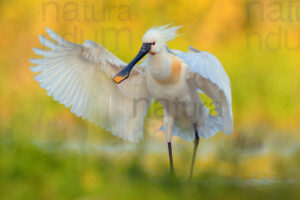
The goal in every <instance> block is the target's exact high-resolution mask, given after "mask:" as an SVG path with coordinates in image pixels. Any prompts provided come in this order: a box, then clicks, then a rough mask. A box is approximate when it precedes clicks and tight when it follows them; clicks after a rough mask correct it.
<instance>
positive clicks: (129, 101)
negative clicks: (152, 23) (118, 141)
mask: <svg viewBox="0 0 300 200" xmlns="http://www.w3.org/2000/svg"><path fill="white" fill-rule="evenodd" d="M47 32H48V34H49V36H50V37H51V38H52V39H53V40H54V41H55V42H52V41H50V40H48V39H46V38H45V37H43V36H40V42H41V43H42V44H43V45H44V46H46V47H48V48H50V50H42V49H33V50H34V52H35V53H36V54H37V55H41V56H44V58H38V59H31V62H32V63H34V64H37V65H35V66H33V67H31V70H32V71H33V72H39V74H38V75H36V76H35V80H37V81H38V82H40V85H41V87H42V88H44V89H46V90H47V94H48V95H49V96H53V98H54V100H56V101H59V102H60V103H61V104H64V105H65V106H66V107H71V112H73V113H74V114H75V115H76V116H78V117H79V116H80V117H82V118H83V119H88V120H89V121H91V122H93V123H95V124H96V125H97V126H100V127H101V128H104V129H106V130H107V131H110V132H111V133H112V134H114V135H116V136H118V137H121V138H123V139H125V140H129V141H132V142H138V141H139V140H140V139H142V138H143V135H142V133H143V121H144V117H145V114H146V112H147V110H148V106H149V103H150V97H149V94H148V92H147V89H146V87H145V79H144V74H143V71H142V69H139V70H134V71H133V72H132V74H133V75H132V76H131V78H129V79H127V80H126V81H124V82H123V83H122V84H120V85H117V84H115V83H114V82H113V81H112V77H113V76H114V75H115V74H116V73H117V72H118V71H119V70H121V69H122V67H124V66H125V65H126V63H124V62H123V61H121V60H120V59H118V58H117V57H116V56H114V55H113V54H112V53H110V52H109V51H108V50H106V49H105V48H104V47H103V46H101V45H98V44H97V43H95V42H92V41H86V43H84V44H82V45H80V44H74V43H71V42H68V41H66V40H64V39H63V38H62V37H60V36H58V35H57V34H56V33H54V32H53V31H52V30H50V29H48V28H47ZM131 79H133V80H134V81H133V80H131ZM137 98H139V99H140V98H144V99H146V100H149V101H144V102H143V103H141V102H139V104H138V105H135V102H136V99H137Z"/></svg>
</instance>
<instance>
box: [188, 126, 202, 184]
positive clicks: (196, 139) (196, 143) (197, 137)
mask: <svg viewBox="0 0 300 200" xmlns="http://www.w3.org/2000/svg"><path fill="white" fill-rule="evenodd" d="M194 130H195V140H194V152H193V158H192V165H191V168H190V176H189V179H190V180H192V176H193V171H194V164H195V158H196V153H197V148H198V144H199V139H200V138H199V134H198V130H197V125H196V124H194Z"/></svg>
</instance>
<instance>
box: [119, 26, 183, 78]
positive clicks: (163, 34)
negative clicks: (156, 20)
mask: <svg viewBox="0 0 300 200" xmlns="http://www.w3.org/2000/svg"><path fill="white" fill-rule="evenodd" d="M179 28H181V26H170V25H165V26H159V27H153V28H150V29H149V30H148V31H147V32H146V33H145V34H144V36H143V45H142V47H141V49H140V51H139V53H138V54H137V56H136V57H135V58H134V59H133V60H132V61H131V62H130V63H129V64H128V65H127V66H126V67H125V68H124V69H122V70H121V71H120V72H119V73H118V74H117V75H115V76H114V78H113V80H114V81H115V82H116V83H121V82H122V81H124V80H125V79H127V78H128V77H129V74H130V71H131V69H132V68H133V67H134V66H135V64H136V63H137V62H138V61H139V60H141V59H142V58H143V57H144V56H145V55H147V54H148V53H150V54H151V55H156V54H159V53H160V52H161V51H162V50H164V49H165V48H166V44H167V42H168V41H170V40H173V39H174V38H176V37H177V30H178V29H179Z"/></svg>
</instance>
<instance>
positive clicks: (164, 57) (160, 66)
mask: <svg viewBox="0 0 300 200" xmlns="http://www.w3.org/2000/svg"><path fill="white" fill-rule="evenodd" d="M147 62H148V69H149V72H150V73H151V75H152V76H153V78H155V79H156V80H159V81H163V80H166V79H168V77H169V76H170V73H171V64H172V58H171V55H170V53H169V52H168V51H167V50H166V49H163V50H162V51H160V52H159V53H157V54H155V55H149V56H148V57H147Z"/></svg>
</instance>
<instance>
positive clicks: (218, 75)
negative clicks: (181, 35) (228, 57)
mask: <svg viewBox="0 0 300 200" xmlns="http://www.w3.org/2000/svg"><path fill="white" fill-rule="evenodd" d="M176 55H177V56H178V57H179V58H181V59H183V61H184V62H185V63H186V64H187V65H188V66H189V67H190V68H189V70H190V71H189V72H188V73H189V76H188V81H189V83H190V84H191V85H192V86H196V87H197V88H198V89H200V90H201V91H203V92H204V93H205V94H206V95H208V96H209V97H210V98H211V99H212V100H213V101H214V104H215V109H216V112H217V114H218V116H217V117H214V116H211V115H209V117H208V119H207V120H208V121H207V125H208V126H214V128H212V127H210V128H208V129H207V131H209V130H215V131H223V132H224V133H226V134H231V133H232V131H233V117H232V107H231V86H230V80H229V78H228V75H227V74H226V72H225V70H224V68H223V66H222V64H221V63H220V62H219V60H218V59H217V58H216V57H215V56H214V55H212V54H210V53H208V52H204V51H199V50H197V49H195V48H193V47H190V51H188V52H187V53H183V52H178V53H177V54H176ZM216 128H217V129H216ZM214 133H215V132H214ZM214 133H209V134H210V135H213V134H214Z"/></svg>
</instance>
